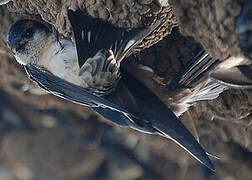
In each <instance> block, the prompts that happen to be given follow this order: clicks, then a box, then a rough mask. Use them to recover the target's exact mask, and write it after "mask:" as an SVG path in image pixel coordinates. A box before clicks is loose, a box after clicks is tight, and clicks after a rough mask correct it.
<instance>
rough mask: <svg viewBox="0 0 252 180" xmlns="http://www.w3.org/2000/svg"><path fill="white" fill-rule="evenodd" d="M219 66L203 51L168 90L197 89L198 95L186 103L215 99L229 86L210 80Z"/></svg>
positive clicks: (217, 62) (173, 81) (174, 80)
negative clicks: (214, 69) (211, 74)
mask: <svg viewBox="0 0 252 180" xmlns="http://www.w3.org/2000/svg"><path fill="white" fill-rule="evenodd" d="M218 64H219V61H218V60H215V59H213V58H212V57H211V56H210V55H209V54H208V53H207V52H206V51H205V50H202V51H200V52H199V53H198V54H197V55H196V56H195V57H194V58H193V59H192V60H191V61H189V62H188V64H187V65H186V66H185V68H184V69H182V70H181V72H180V73H179V74H178V76H176V77H175V78H174V79H173V80H172V81H171V83H170V84H169V85H168V87H167V88H168V90H170V91H175V90H176V89H178V88H195V89H197V93H195V94H194V95H193V96H191V97H190V98H189V99H188V100H187V101H186V103H192V102H196V101H201V100H212V99H215V98H217V97H218V96H219V94H220V93H222V92H223V91H224V90H226V89H227V86H225V85H221V84H220V83H218V82H216V81H214V80H212V79H210V78H209V74H210V73H211V72H212V69H213V68H215V67H216V66H217V65H218ZM192 94H193V93H192Z"/></svg>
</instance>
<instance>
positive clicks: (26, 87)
mask: <svg viewBox="0 0 252 180" xmlns="http://www.w3.org/2000/svg"><path fill="white" fill-rule="evenodd" d="M29 2H30V3H29ZM29 2H28V0H24V1H22V3H21V2H20V1H16V2H13V3H12V2H10V3H9V4H8V9H7V8H6V6H4V7H0V23H1V28H0V37H1V41H0V59H1V60H0V82H1V83H0V119H1V120H0V133H1V135H0V152H1V153H0V159H1V161H0V179H7V180H45V179H46V180H47V179H52V180H72V179H74V180H75V179H76V180H78V179H80V180H81V179H90V180H96V179H115V180H131V179H132V180H133V179H138V180H139V179H144V180H146V179H147V180H148V179H177V180H184V179H188V177H192V178H191V179H195V180H202V179H204V180H210V179H211V180H213V179H214V180H218V179H224V180H225V179H226V180H227V179H235V180H236V179H243V180H249V179H252V175H251V171H252V168H251V167H252V163H251V162H252V154H251V151H252V141H251V139H252V126H251V124H252V93H251V91H250V92H249V91H241V90H228V91H226V92H224V93H222V94H221V96H220V97H219V98H218V99H216V100H213V101H209V102H199V103H197V104H196V105H195V106H194V107H192V108H191V109H190V110H189V111H188V112H187V113H185V114H184V116H183V117H182V122H183V123H184V124H185V125H186V126H187V127H188V128H189V129H190V130H191V132H192V133H193V134H194V135H195V136H196V137H199V141H200V143H201V144H202V146H203V147H204V148H205V149H207V150H208V151H209V152H211V153H213V154H215V155H217V156H219V157H220V158H221V160H215V159H213V163H214V165H215V166H216V169H217V170H216V172H215V173H211V172H209V171H208V170H207V169H205V168H204V167H202V166H201V165H200V164H199V163H198V162H197V161H196V160H194V159H193V158H192V157H191V156H190V155H189V154H188V153H186V152H185V151H184V150H183V149H181V148H180V147H178V146H177V145H175V143H173V142H172V141H169V140H167V139H165V138H161V137H158V136H151V135H146V134H142V133H139V132H136V131H134V130H130V129H124V128H120V127H117V126H111V125H110V124H109V123H107V120H105V119H103V118H102V117H100V116H98V115H97V114H93V112H92V111H91V110H90V109H88V108H85V107H82V106H79V105H76V104H73V103H70V102H68V101H65V100H62V99H59V98H57V97H54V96H52V95H48V94H44V95H41V92H39V91H38V89H37V88H36V86H35V85H34V84H33V83H32V82H30V80H29V79H28V78H27V76H26V74H25V72H24V70H23V67H22V66H21V65H18V64H17V63H16V61H15V60H14V58H13V56H12V55H11V53H10V51H9V50H8V48H7V47H6V33H7V30H8V28H9V26H10V24H11V23H13V22H14V21H15V20H16V19H20V18H22V17H27V16H28V14H29V17H32V18H35V19H39V14H41V16H42V19H44V20H45V21H47V22H49V23H51V24H56V27H57V28H59V29H60V32H61V33H62V34H64V35H65V36H68V37H70V36H71V29H70V26H69V23H67V20H66V18H65V17H66V15H65V16H64V15H63V14H64V13H63V12H66V9H67V8H68V7H70V6H71V4H70V5H69V2H70V1H68V0H63V1H54V0H50V1H34V0H33V1H29ZM74 2H75V5H76V7H80V8H82V9H86V7H88V5H87V3H88V2H89V6H91V7H93V6H94V7H98V4H99V3H96V2H103V1H98V0H97V1H95V0H93V1H91V0H86V1H72V3H74ZM82 2H84V3H82ZM104 2H105V3H108V2H110V1H104ZM111 2H116V3H112V5H111V6H112V7H114V8H115V9H116V7H117V8H118V9H120V5H121V7H122V8H121V9H120V10H118V12H117V11H115V9H113V13H112V14H113V16H112V17H119V15H120V13H122V12H123V11H124V10H122V9H123V7H124V6H123V4H124V3H126V2H130V1H129V0H124V1H123V0H120V1H112V0H111ZM131 2H132V1H131ZM133 2H135V3H137V4H142V7H145V6H146V7H150V4H151V3H152V1H148V0H145V1H144V0H142V1H140V0H138V1H133ZM147 2H150V3H149V4H148V3H147ZM187 2H189V1H186V2H185V3H184V4H187ZM50 3H51V6H49V4H50ZM120 3H121V4H120ZM144 3H145V4H144ZM146 3H147V4H146ZM203 4H204V3H203ZM53 5H54V6H53ZM72 6H73V4H72ZM100 6H101V5H100ZM100 6H99V7H100ZM107 6H108V7H110V6H109V5H106V7H107ZM127 7H128V6H127ZM64 8H65V9H64ZM91 9H92V8H91ZM95 9H99V8H95ZM126 9H128V11H125V12H126V13H128V14H130V12H132V8H126ZM9 10H11V11H16V13H11V12H10V11H9ZM101 11H102V10H101ZM101 11H100V10H99V11H98V10H97V11H96V12H94V16H97V17H103V18H104V17H105V16H103V15H101V14H100V12H101ZM111 11H112V10H111ZM149 11H151V12H149V13H152V11H153V12H155V11H154V10H149ZM17 12H18V14H17ZM60 13H62V14H60ZM89 13H90V14H91V15H92V13H91V12H89ZM135 13H136V12H135ZM212 13H215V11H214V12H212ZM131 14H132V13H131ZM136 14H137V13H136ZM136 14H135V15H134V16H136V17H138V16H137V15H136ZM152 14H154V13H152ZM168 14H169V13H168ZM132 16H133V15H132ZM154 16H155V14H154ZM140 17H141V18H140V20H139V21H137V23H139V24H137V23H136V24H134V23H135V21H134V22H133V21H132V22H131V21H129V19H130V18H129V17H128V15H126V16H125V17H123V18H121V19H120V18H118V19H117V20H116V18H115V19H114V20H113V19H109V18H108V19H107V20H109V21H110V22H112V23H114V24H115V25H117V26H123V27H127V28H133V27H137V26H142V25H143V24H142V23H145V21H143V19H144V18H143V17H145V15H140ZM60 19H63V20H62V22H64V23H65V24H64V23H63V24H61V23H60V22H61V20H60ZM152 21H153V20H150V21H147V22H152ZM123 22H128V24H127V23H123ZM174 24H175V23H174ZM191 26H193V24H191ZM167 29H168V30H167V31H166V33H167V32H171V34H170V35H168V36H166V37H164V33H163V35H160V37H159V40H161V39H162V38H163V40H161V41H160V42H159V43H157V44H155V45H153V46H152V47H151V48H148V49H145V50H142V49H141V48H140V49H141V50H142V51H141V52H140V53H138V54H136V55H134V56H130V57H129V58H128V59H127V60H129V61H136V62H140V63H142V64H144V65H148V66H150V67H152V68H153V69H154V71H155V74H156V76H157V77H158V78H160V79H162V81H169V80H170V79H171V78H172V77H174V76H175V75H176V73H177V72H178V71H179V69H180V68H181V67H183V66H184V65H185V63H186V62H187V61H188V60H189V59H190V58H192V57H193V56H194V55H195V54H196V53H197V52H198V51H199V49H200V45H199V44H198V43H196V42H195V41H194V39H193V38H192V37H184V36H182V35H181V34H180V32H179V30H178V28H171V27H167ZM171 30H172V31H171ZM180 31H182V32H186V27H185V30H184V29H183V26H182V27H181V29H180ZM157 33H158V32H157ZM206 33H207V32H206ZM167 34H169V33H167ZM208 35H209V36H210V35H212V39H214V37H215V34H214V33H211V34H208ZM196 39H197V38H196ZM209 39H210V38H209ZM205 41H206V40H205ZM209 41H210V40H209ZM234 44H235V43H234ZM203 45H204V43H203ZM204 46H205V45H204ZM146 47H147V45H146ZM230 47H231V49H232V48H233V47H234V49H233V50H228V51H234V52H235V51H236V50H235V46H230ZM209 49H211V48H209ZM211 53H213V52H211ZM216 53H217V52H216ZM221 53H222V52H221ZM221 53H220V54H221ZM224 54H225V53H224ZM216 56H217V55H216ZM220 56H222V54H221V55H220ZM36 94H40V95H36Z"/></svg>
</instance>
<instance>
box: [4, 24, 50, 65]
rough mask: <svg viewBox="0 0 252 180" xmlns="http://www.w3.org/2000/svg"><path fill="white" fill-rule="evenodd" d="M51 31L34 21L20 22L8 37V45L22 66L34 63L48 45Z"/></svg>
mask: <svg viewBox="0 0 252 180" xmlns="http://www.w3.org/2000/svg"><path fill="white" fill-rule="evenodd" d="M48 33H49V29H48V28H47V27H46V26H45V25H43V24H41V23H39V22H37V21H34V20H19V21H17V22H16V23H14V24H13V25H12V26H11V27H10V29H9V31H8V35H7V45H8V46H9V48H10V49H11V51H12V52H13V54H14V56H15V58H16V60H17V61H18V62H19V63H20V64H24V65H25V64H27V63H33V62H34V61H35V60H36V57H37V56H38V54H39V52H40V50H41V48H42V46H43V45H44V44H45V43H46V39H47V38H48Z"/></svg>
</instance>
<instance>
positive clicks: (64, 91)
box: [25, 64, 137, 118]
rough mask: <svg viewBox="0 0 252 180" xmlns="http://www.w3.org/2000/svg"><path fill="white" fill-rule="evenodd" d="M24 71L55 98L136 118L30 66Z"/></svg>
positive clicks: (116, 106) (81, 89) (82, 89)
mask: <svg viewBox="0 0 252 180" xmlns="http://www.w3.org/2000/svg"><path fill="white" fill-rule="evenodd" d="M25 70H26V73H27V74H28V76H29V77H30V79H31V80H32V81H34V82H36V83H37V84H38V85H39V86H40V87H41V88H43V89H45V90H46V91H48V92H49V93H51V94H53V95H55V96H58V97H61V98H63V99H66V100H69V101H72V102H74V103H77V104H81V105H84V106H88V107H91V108H97V109H105V111H107V112H109V111H115V112H117V113H119V114H124V115H130V116H133V117H135V118H137V117H136V116H135V115H133V114H131V113H129V112H128V111H126V110H125V109H123V108H121V107H120V106H118V105H115V104H113V103H111V102H109V101H108V100H106V99H104V98H102V97H98V96H95V95H93V94H92V93H90V92H89V91H87V90H85V89H84V88H82V87H80V86H77V85H74V84H72V83H70V82H67V81H65V80H63V79H61V78H59V77H56V76H54V75H52V74H49V73H47V72H44V71H42V70H40V69H38V68H37V67H35V66H33V65H31V64H28V65H26V66H25Z"/></svg>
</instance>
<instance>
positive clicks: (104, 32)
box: [68, 10, 165, 67]
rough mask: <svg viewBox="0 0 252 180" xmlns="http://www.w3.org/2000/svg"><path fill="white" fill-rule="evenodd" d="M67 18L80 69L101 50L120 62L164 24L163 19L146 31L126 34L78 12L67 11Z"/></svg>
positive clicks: (137, 30)
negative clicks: (106, 51) (109, 53)
mask: <svg viewBox="0 0 252 180" xmlns="http://www.w3.org/2000/svg"><path fill="white" fill-rule="evenodd" d="M68 18H69V20H70V22H71V25H72V28H73V32H74V36H75V42H76V47H77V53H78V60H79V66H80V67H81V66H82V65H83V64H84V63H85V62H86V60H87V59H88V58H89V57H93V56H94V55H95V54H96V53H97V52H98V51H99V50H101V49H106V50H108V49H112V50H113V53H114V55H115V57H116V59H117V60H118V61H121V60H122V59H123V58H124V57H125V55H127V53H128V52H129V51H130V50H131V49H132V48H133V47H135V46H136V45H138V44H139V43H140V42H141V41H142V40H143V39H144V38H145V37H146V36H148V35H149V34H150V33H151V32H152V31H154V30H155V29H156V28H158V27H159V26H160V25H162V24H163V23H164V22H165V20H164V18H163V19H161V20H160V21H158V22H156V23H155V24H154V25H152V26H150V27H148V28H146V29H135V30H133V31H129V32H127V31H125V29H122V28H118V27H115V26H113V25H111V24H110V23H108V22H105V21H103V20H101V19H98V18H92V17H91V16H89V15H86V14H84V13H83V12H82V11H80V10H77V11H72V10H68Z"/></svg>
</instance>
